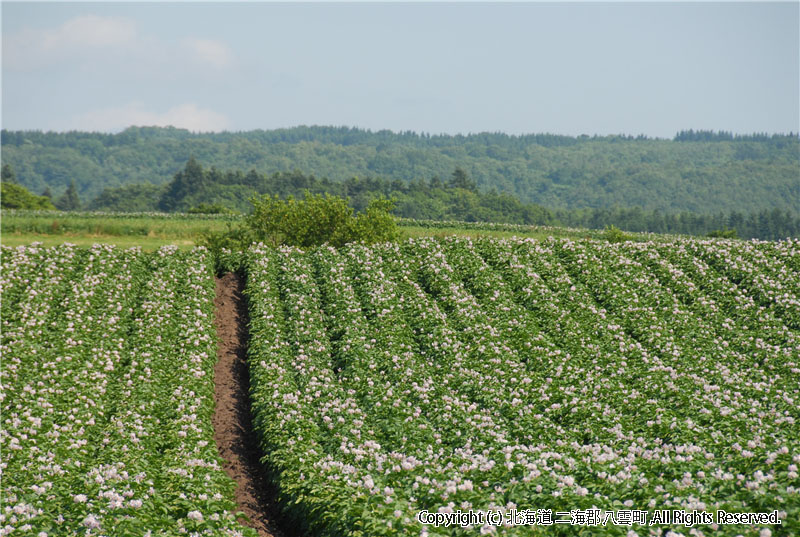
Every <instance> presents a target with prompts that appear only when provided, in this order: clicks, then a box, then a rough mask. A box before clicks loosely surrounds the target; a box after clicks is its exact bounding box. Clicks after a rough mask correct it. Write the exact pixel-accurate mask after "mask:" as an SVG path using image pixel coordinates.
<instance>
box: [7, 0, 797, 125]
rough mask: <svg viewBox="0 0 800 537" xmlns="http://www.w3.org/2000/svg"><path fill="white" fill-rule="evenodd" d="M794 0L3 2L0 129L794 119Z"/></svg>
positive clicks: (773, 121) (775, 121)
mask: <svg viewBox="0 0 800 537" xmlns="http://www.w3.org/2000/svg"><path fill="white" fill-rule="evenodd" d="M799 28H800V3H798V2H783V3H721V2H717V3H692V2H672V3H647V2H645V3H599V2H597V3H559V4H552V3H503V4H484V3H434V4H422V3H391V4H389V3H348V4H339V3H293V4H287V3H235V4H219V3H189V2H186V3H28V2H22V3H14V2H3V3H2V46H3V51H2V126H3V128H6V129H42V130H59V131H63V130H73V129H77V130H98V131H107V132H115V131H119V130H121V129H123V128H125V127H126V126H128V125H131V124H135V125H174V126H177V127H184V128H188V129H190V130H193V131H219V130H234V131H238V130H250V129H256V128H261V129H272V128H279V127H291V126H295V125H346V126H355V127H362V128H370V129H373V130H378V129H391V130H395V131H400V130H413V131H417V132H420V131H424V132H429V133H463V134H466V133H470V132H482V131H492V132H494V131H503V132H508V133H513V134H520V133H538V132H552V133H559V134H570V135H578V134H584V133H585V134H618V133H624V134H634V135H636V134H640V133H643V134H647V135H649V136H659V137H672V136H673V135H674V134H675V133H676V132H677V131H678V130H681V129H688V128H694V129H714V130H720V129H722V130H729V131H733V132H737V133H749V132H770V133H772V132H789V131H793V132H798V131H800V30H799Z"/></svg>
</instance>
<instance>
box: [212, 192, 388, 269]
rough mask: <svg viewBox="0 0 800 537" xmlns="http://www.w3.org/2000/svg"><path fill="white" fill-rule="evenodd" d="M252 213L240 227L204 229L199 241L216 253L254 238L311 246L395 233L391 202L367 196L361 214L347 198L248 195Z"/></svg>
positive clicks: (240, 246) (377, 239) (373, 239)
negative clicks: (207, 231) (215, 231)
mask: <svg viewBox="0 0 800 537" xmlns="http://www.w3.org/2000/svg"><path fill="white" fill-rule="evenodd" d="M251 202H252V204H253V212H252V213H251V214H250V215H248V216H247V217H245V219H244V222H243V223H242V224H240V225H239V226H236V227H233V226H230V225H229V226H228V230H227V231H225V232H222V233H208V234H206V235H205V236H204V237H203V241H202V242H203V244H204V245H205V246H207V247H208V248H209V249H210V250H211V251H212V252H214V253H215V254H216V255H217V257H218V256H219V254H220V253H221V252H222V249H223V248H225V249H229V250H238V251H242V250H244V249H246V248H247V247H248V246H249V245H250V244H252V243H254V242H263V243H265V244H268V245H271V246H273V247H276V246H278V245H288V246H297V247H299V248H312V247H315V246H320V245H322V244H329V245H331V246H336V247H340V246H344V245H345V244H347V243H350V242H365V243H367V244H372V243H376V242H385V241H392V240H395V239H396V238H397V237H398V231H397V224H396V223H395V219H394V217H393V216H392V214H391V211H392V208H393V206H394V204H393V202H392V201H391V200H387V199H375V200H372V201H371V202H370V203H369V205H367V208H366V209H365V210H364V212H362V213H359V214H355V212H354V211H353V209H352V208H351V207H349V206H348V201H347V200H346V199H344V198H338V197H335V196H330V195H327V194H326V195H324V196H323V195H321V194H317V195H311V194H310V193H308V192H307V193H306V196H305V198H304V199H300V200H299V199H295V198H293V197H289V198H288V199H287V200H281V199H279V198H278V197H277V196H274V197H273V196H270V195H264V196H261V197H255V198H253V199H251Z"/></svg>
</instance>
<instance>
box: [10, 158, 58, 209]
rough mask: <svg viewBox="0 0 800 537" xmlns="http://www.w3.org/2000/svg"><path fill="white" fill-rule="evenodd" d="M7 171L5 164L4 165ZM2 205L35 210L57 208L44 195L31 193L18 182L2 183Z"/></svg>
mask: <svg viewBox="0 0 800 537" xmlns="http://www.w3.org/2000/svg"><path fill="white" fill-rule="evenodd" d="M3 171H4V172H5V166H4V167H3ZM0 188H2V192H0V200H1V202H0V205H2V207H3V209H28V210H34V211H37V210H38V211H54V210H55V209H56V208H55V207H53V204H52V203H50V200H49V199H47V198H46V197H44V196H37V195H35V194H31V193H30V192H29V191H28V189H27V188H25V187H24V186H22V185H18V184H16V183H7V182H5V181H3V182H2V183H0Z"/></svg>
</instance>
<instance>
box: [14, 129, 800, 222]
mask: <svg viewBox="0 0 800 537" xmlns="http://www.w3.org/2000/svg"><path fill="white" fill-rule="evenodd" d="M192 157H195V158H196V159H197V160H198V161H199V162H201V163H202V165H203V166H205V167H208V168H209V170H211V171H210V172H209V173H211V174H212V175H214V174H220V175H222V176H225V175H226V173H227V172H225V173H223V172H218V171H217V172H215V171H214V170H247V172H241V173H242V174H243V176H245V177H247V175H248V174H249V173H254V174H256V175H260V176H272V175H273V174H275V173H276V172H278V173H288V174H291V173H292V172H294V171H295V170H301V171H302V174H307V175H308V176H314V177H316V178H321V179H319V180H322V181H328V182H329V183H330V185H334V184H343V183H346V182H347V181H367V182H369V181H381V182H382V183H386V184H393V185H395V186H398V187H402V188H396V189H395V190H398V191H399V190H402V189H403V188H405V189H408V188H410V187H411V186H412V185H415V184H421V183H426V184H428V185H430V184H431V183H433V184H435V181H436V180H438V181H440V182H442V183H446V182H447V181H448V180H449V178H450V176H451V174H452V173H453V170H454V169H456V168H460V169H462V170H464V171H465V172H466V174H467V175H468V177H469V178H470V179H471V180H472V181H474V183H475V187H476V192H478V193H483V194H486V195H489V196H493V195H497V196H502V195H504V194H508V195H509V196H510V197H509V198H502V199H512V198H518V199H519V201H520V202H522V203H523V204H536V205H537V206H540V207H547V208H548V209H550V210H552V211H559V210H564V209H576V210H580V211H593V210H596V211H600V212H602V211H611V210H613V209H614V208H615V207H622V208H633V207H636V208H638V210H639V211H642V212H643V214H651V213H657V214H661V213H663V214H667V215H673V216H674V215H679V214H680V213H682V212H691V213H693V214H697V215H715V214H716V215H718V214H720V213H724V214H726V215H731V214H732V213H736V214H741V215H745V216H743V218H747V216H746V215H751V214H758V213H762V212H764V211H767V212H770V211H776V210H777V211H791V212H792V213H794V212H796V211H797V207H800V139H798V136H797V135H796V134H788V135H767V134H754V135H749V136H734V135H732V134H730V133H724V132H711V131H683V132H681V133H678V134H677V135H676V136H675V138H674V139H672V140H663V139H650V138H646V137H643V136H639V137H635V138H634V137H632V136H602V137H597V136H595V137H590V136H579V137H571V136H560V135H552V134H532V135H522V136H512V135H506V134H502V133H481V134H471V135H456V136H451V135H430V134H425V133H413V132H401V133H395V132H391V131H378V132H372V131H369V130H362V129H353V128H347V127H296V128H291V129H279V130H270V131H264V130H258V131H250V132H237V133H233V132H224V133H208V134H194V133H191V132H189V131H186V130H182V129H175V128H159V127H131V128H128V129H126V130H125V131H123V132H121V133H118V134H101V133H88V132H66V133H53V132H39V131H6V130H3V131H2V161H3V164H9V165H10V166H11V167H12V168H13V169H14V171H15V173H16V177H17V180H18V182H19V183H20V184H21V185H23V186H25V187H27V188H28V189H29V190H30V191H31V192H33V193H35V194H41V193H43V192H45V191H46V189H49V191H50V194H51V195H52V196H55V197H58V196H62V195H63V194H64V193H65V192H66V191H67V188H68V186H69V185H70V184H71V182H73V181H74V182H75V185H76V189H77V193H78V195H79V196H80V198H81V199H82V200H84V201H88V200H93V199H95V198H97V197H98V196H100V195H101V194H103V193H104V192H113V190H110V191H109V190H106V189H115V188H119V187H129V188H132V189H133V190H132V191H130V190H125V191H124V192H125V194H126V195H129V194H131V193H133V192H138V194H139V195H140V196H139V197H141V198H147V197H151V196H152V193H153V192H154V191H155V190H157V189H158V188H163V187H165V186H166V185H168V184H169V183H170V182H172V181H173V179H174V177H175V175H176V174H177V173H178V172H180V171H181V170H183V169H184V166H185V165H186V162H187V161H188V160H189V159H190V158H192ZM302 174H301V175H302ZM239 184H241V183H239ZM132 185H137V186H132ZM229 186H230V187H233V186H234V185H229ZM330 188H333V187H330ZM337 188H340V189H341V188H343V187H337ZM229 190H230V189H229ZM257 190H258V189H257ZM119 192H122V191H118V193H119ZM107 195H110V194H107ZM237 199H238V198H237ZM498 199H500V198H498ZM431 203H433V204H434V205H435V203H436V202H435V200H433V201H431ZM626 210H628V209H626ZM631 210H632V209H631ZM426 211H427V209H426ZM434 212H435V211H434ZM734 216H735V215H734Z"/></svg>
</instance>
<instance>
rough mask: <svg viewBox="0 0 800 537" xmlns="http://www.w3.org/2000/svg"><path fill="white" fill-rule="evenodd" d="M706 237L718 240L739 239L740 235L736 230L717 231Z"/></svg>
mask: <svg viewBox="0 0 800 537" xmlns="http://www.w3.org/2000/svg"><path fill="white" fill-rule="evenodd" d="M706 237H711V238H717V239H738V238H739V234H738V233H736V229H735V228H734V229H728V228H723V229H715V230H714V231H709V232H708V233H706Z"/></svg>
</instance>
